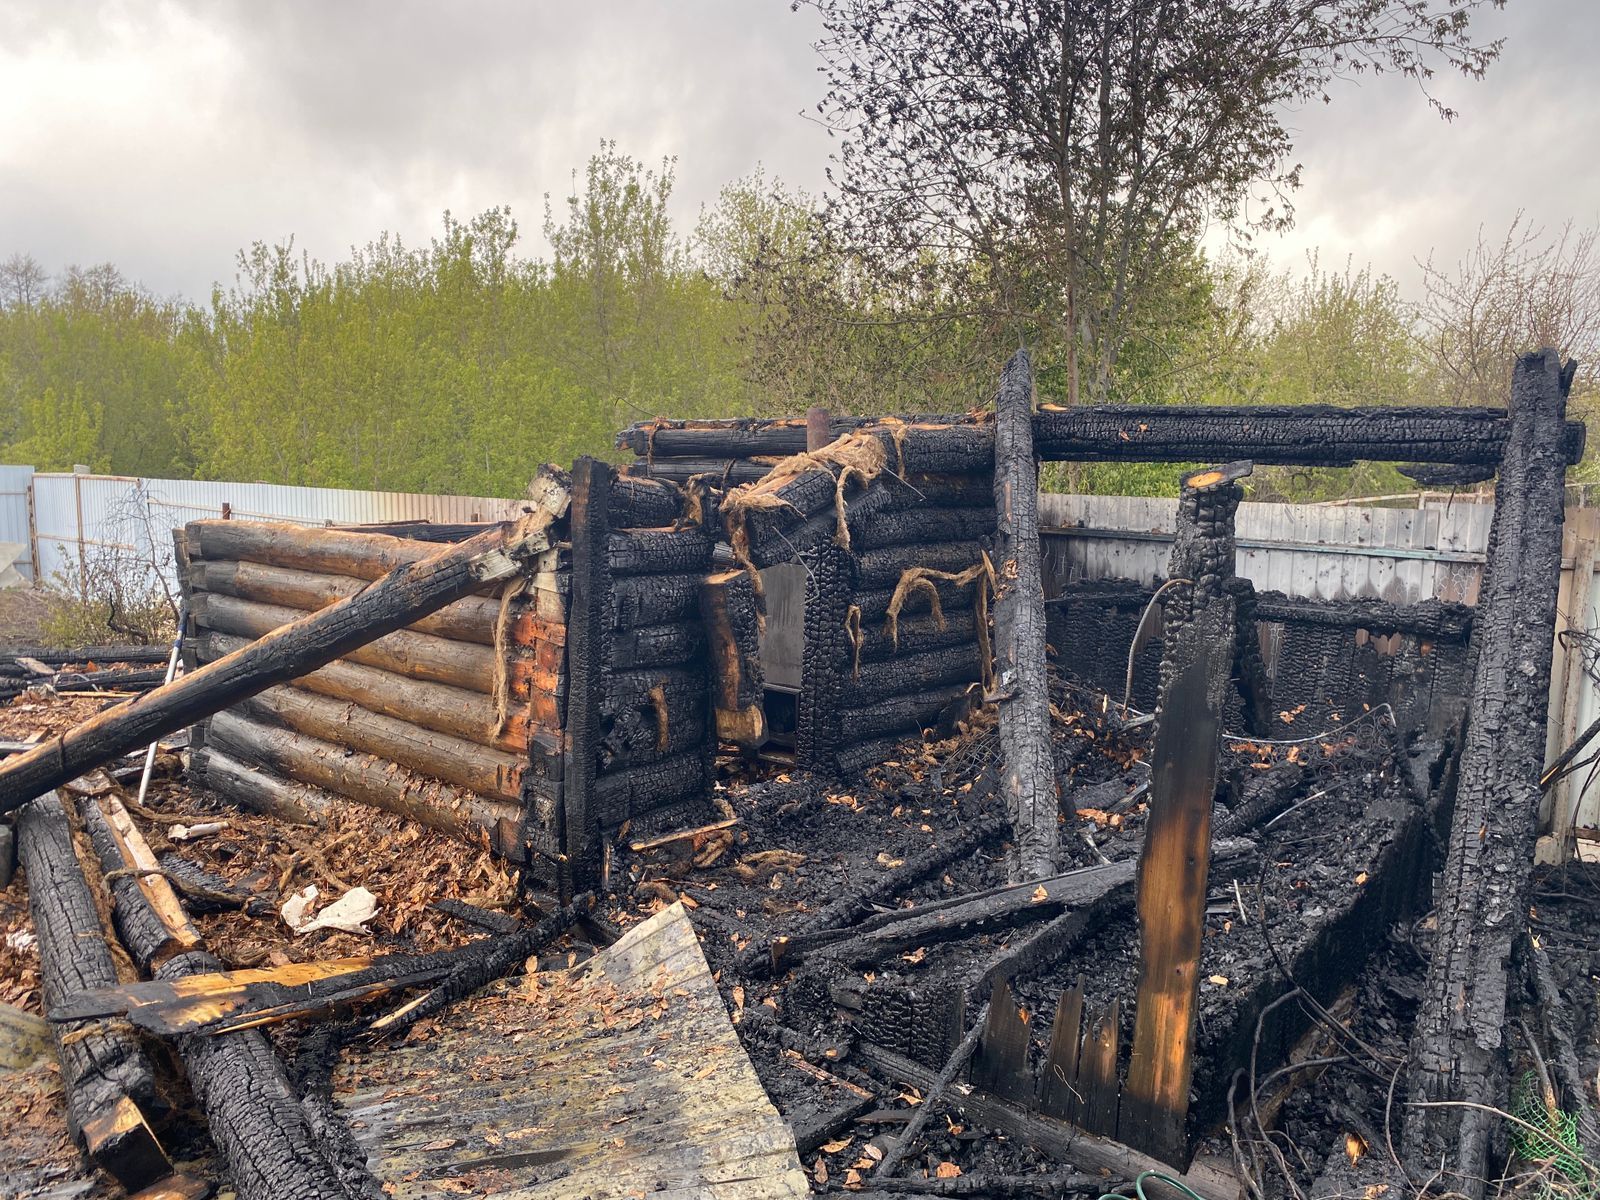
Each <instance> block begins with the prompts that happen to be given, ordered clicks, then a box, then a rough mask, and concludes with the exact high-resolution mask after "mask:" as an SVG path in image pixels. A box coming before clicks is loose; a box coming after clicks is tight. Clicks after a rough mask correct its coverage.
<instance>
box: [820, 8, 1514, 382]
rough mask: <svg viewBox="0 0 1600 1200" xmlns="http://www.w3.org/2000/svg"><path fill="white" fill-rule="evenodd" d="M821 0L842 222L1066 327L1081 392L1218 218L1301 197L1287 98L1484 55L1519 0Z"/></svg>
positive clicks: (1030, 319) (1048, 323) (1020, 319)
mask: <svg viewBox="0 0 1600 1200" xmlns="http://www.w3.org/2000/svg"><path fill="white" fill-rule="evenodd" d="M803 2H806V3H809V4H810V5H811V6H812V7H814V8H815V9H817V10H818V12H819V14H820V15H821V18H822V21H823V27H824V35H823V38H822V40H821V41H820V42H819V43H818V47H817V48H818V50H819V51H820V53H821V55H822V57H823V60H824V62H825V64H826V67H825V70H826V73H827V77H828V80H829V85H830V86H829V90H828V92H827V95H826V98H825V100H824V102H823V103H822V105H821V109H822V112H823V114H824V117H825V119H826V120H828V121H829V122H830V124H831V125H832V126H833V127H834V128H835V129H836V130H837V131H839V132H840V133H841V134H842V137H843V143H842V146H841V149H840V151H839V154H838V156H837V166H838V171H837V175H836V178H835V184H836V186H837V189H838V197H837V203H836V205H835V207H834V210H833V215H834V216H835V218H836V220H837V225H838V228H840V229H841V230H842V231H843V234H844V236H845V237H846V238H847V239H848V241H849V242H850V243H851V244H852V245H853V246H854V247H856V248H858V249H859V250H860V251H861V252H862V253H864V254H867V255H869V256H870V258H871V261H872V263H873V264H874V266H875V267H876V268H877V269H878V270H879V271H881V272H883V273H884V274H885V275H886V276H893V277H898V278H901V279H906V280H917V281H920V283H921V285H922V286H923V288H924V289H925V290H927V291H929V292H931V293H933V294H936V295H938V296H939V297H940V298H941V300H942V302H943V307H944V310H945V311H946V312H961V313H967V314H970V313H971V311H972V310H973V309H975V308H976V309H979V310H981V311H982V312H983V313H984V314H985V315H986V317H987V318H988V319H989V320H990V321H991V322H993V323H994V324H996V325H997V326H999V327H1001V328H1005V329H1008V330H1010V331H1012V332H1013V335H1014V336H1018V337H1023V338H1026V337H1028V336H1029V331H1030V330H1041V331H1049V332H1053V333H1054V334H1055V336H1056V338H1057V339H1058V340H1059V344H1060V354H1061V358H1062V362H1063V366H1064V368H1065V380H1064V384H1065V394H1066V398H1067V399H1068V400H1069V401H1076V400H1078V399H1079V398H1080V397H1085V398H1090V399H1103V398H1105V397H1106V396H1107V395H1108V393H1110V391H1111V390H1112V385H1113V380H1114V375H1115V372H1116V369H1117V366H1118V360H1119V357H1120V356H1121V354H1122V353H1123V350H1124V347H1125V346H1126V345H1127V343H1128V342H1129V340H1130V338H1132V337H1133V336H1135V335H1136V332H1137V330H1138V327H1139V322H1140V320H1141V318H1142V315H1143V314H1144V313H1145V312H1146V311H1147V310H1148V309H1149V307H1150V305H1151V303H1152V302H1153V301H1154V299H1155V298H1156V297H1158V296H1160V295H1162V294H1163V290H1164V289H1165V288H1166V287H1167V286H1168V285H1169V282H1170V281H1169V280H1167V279H1166V278H1165V275H1166V271H1167V265H1168V262H1169V260H1170V259H1171V258H1172V256H1173V255H1174V254H1178V255H1183V254H1186V253H1188V252H1189V248H1190V247H1192V246H1193V244H1194V243H1195V241H1196V240H1197V238H1198V237H1199V235H1200V234H1201V233H1202V232H1203V230H1204V228H1205V225H1206V223H1207V222H1208V221H1209V220H1212V219H1222V220H1228V221H1234V222H1237V223H1238V224H1240V225H1241V226H1242V227H1244V228H1246V229H1250V228H1273V227H1278V226H1282V225H1284V224H1286V223H1287V222H1288V221H1289V220H1290V218H1291V214H1292V210H1291V208H1290V206H1289V203H1288V199H1287V197H1288V194H1289V193H1290V192H1292V191H1293V189H1294V187H1295V186H1296V185H1297V184H1298V182H1299V166H1298V164H1296V163H1295V162H1293V160H1292V157H1291V155H1292V151H1293V139H1292V137H1291V134H1290V132H1289V130H1288V129H1287V128H1286V127H1285V125H1284V123H1283V119H1282V114H1283V112H1284V110H1285V107H1286V106H1290V105H1293V104H1296V103H1302V102H1306V101H1310V100H1315V99H1325V98H1326V92H1327V89H1328V88H1329V86H1330V85H1331V84H1332V83H1333V82H1334V81H1335V80H1337V79H1340V78H1343V77H1348V76H1352V75H1359V74H1362V73H1382V72H1394V73H1399V74H1401V75H1404V76H1407V77H1410V78H1412V79H1415V80H1417V81H1419V83H1423V84H1425V83H1426V81H1427V80H1428V79H1429V78H1431V77H1432V74H1433V72H1434V70H1435V69H1436V68H1438V67H1441V66H1442V67H1445V68H1448V69H1454V70H1458V71H1460V72H1461V73H1463V74H1465V75H1467V76H1470V77H1478V76H1481V75H1482V74H1483V72H1484V70H1485V69H1486V68H1487V66H1488V65H1489V64H1490V63H1491V62H1492V61H1493V60H1494V59H1495V57H1496V56H1497V55H1498V53H1499V44H1498V43H1489V44H1479V43H1477V42H1476V41H1474V39H1473V37H1472V33H1471V17H1472V14H1473V12H1474V11H1475V10H1476V9H1478V8H1479V7H1481V6H1482V5H1483V4H1485V3H1495V4H1498V3H1500V2H1502V0H1101V2H1099V3H1093V4H1091V3H1085V2H1084V0H803ZM1436 106H1437V105H1436ZM1438 107H1440V111H1441V112H1444V113H1445V115H1450V114H1449V113H1448V111H1447V110H1445V109H1443V108H1442V106H1438Z"/></svg>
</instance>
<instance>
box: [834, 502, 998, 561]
mask: <svg viewBox="0 0 1600 1200" xmlns="http://www.w3.org/2000/svg"><path fill="white" fill-rule="evenodd" d="M994 528H995V513H994V507H993V505H991V506H990V507H988V508H976V507H969V508H945V507H942V506H937V505H922V506H919V507H916V508H902V509H898V510H895V511H893V512H880V513H874V514H873V515H871V516H869V517H865V518H863V519H862V521H861V523H860V526H859V527H858V528H857V529H856V531H855V535H854V539H853V541H852V543H851V545H852V548H853V549H855V550H856V551H858V552H859V551H865V550H877V549H881V548H882V547H884V546H906V545H912V544H915V543H920V542H946V541H955V542H962V541H976V540H977V539H979V538H981V537H987V536H988V535H989V534H991V533H993V532H994Z"/></svg>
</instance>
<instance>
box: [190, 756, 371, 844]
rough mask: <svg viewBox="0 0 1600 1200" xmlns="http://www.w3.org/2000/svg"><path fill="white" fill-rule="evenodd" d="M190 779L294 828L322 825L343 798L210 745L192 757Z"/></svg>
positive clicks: (236, 802)
mask: <svg viewBox="0 0 1600 1200" xmlns="http://www.w3.org/2000/svg"><path fill="white" fill-rule="evenodd" d="M188 776H189V780H190V782H191V783H197V784H199V785H200V786H201V787H204V788H209V789H211V790H212V791H213V792H218V793H220V794H222V795H223V796H225V797H226V798H227V799H228V800H230V801H231V802H232V803H234V804H237V805H240V806H242V807H244V808H249V809H253V810H255V811H256V812H260V813H266V814H267V815H268V816H271V817H276V818H277V819H278V820H280V821H283V822H285V823H286V824H290V825H321V824H323V823H324V822H326V821H327V820H328V819H329V815H330V813H332V811H333V810H334V809H335V808H336V807H337V804H338V801H339V800H340V799H341V798H340V797H338V796H335V795H333V794H332V793H331V792H326V791H323V790H322V789H321V788H315V787H311V786H309V785H308V784H303V783H295V782H293V781H291V780H287V779H280V778H279V777H278V776H276V775H273V774H270V773H268V772H264V771H261V770H259V769H257V768H256V767H254V766H251V765H249V764H247V763H243V762H240V761H239V760H238V759H236V758H233V757H231V756H230V755H227V754H224V753H223V752H222V751H221V750H220V749H218V748H217V747H216V746H213V745H207V746H205V747H202V748H201V749H199V750H194V751H191V752H190V755H189V772H188Z"/></svg>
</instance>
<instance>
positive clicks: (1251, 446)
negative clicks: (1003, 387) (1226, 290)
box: [1034, 404, 1584, 467]
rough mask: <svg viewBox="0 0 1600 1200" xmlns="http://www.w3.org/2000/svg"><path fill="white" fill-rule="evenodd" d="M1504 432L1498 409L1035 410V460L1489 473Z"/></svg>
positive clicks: (1567, 435)
mask: <svg viewBox="0 0 1600 1200" xmlns="http://www.w3.org/2000/svg"><path fill="white" fill-rule="evenodd" d="M1509 428H1510V422H1509V419H1508V418H1507V416H1506V410H1505V409H1503V408H1416V407H1409V408H1408V407H1387V406H1384V407H1379V406H1373V407H1363V408H1337V407H1334V406H1332V405H1323V404H1317V405H1281V406H1251V407H1242V406H1240V407H1236V406H1233V405H1227V406H1205V407H1171V408H1169V407H1154V406H1152V407H1146V406H1143V405H1105V406H1093V407H1087V408H1075V409H1072V410H1070V411H1043V412H1040V413H1039V414H1038V415H1037V416H1036V417H1035V419H1034V439H1035V442H1036V444H1037V446H1038V450H1039V455H1040V457H1041V458H1044V459H1046V460H1051V461H1057V462H1070V461H1092V460H1110V461H1120V462H1228V461H1231V460H1233V459H1243V458H1248V459H1251V460H1252V461H1254V462H1256V463H1257V464H1259V465H1277V466H1328V467H1336V466H1350V465H1352V464H1354V463H1357V462H1364V461H1370V462H1405V463H1413V462H1415V463H1453V464H1462V465H1495V464H1498V463H1499V461H1500V457H1501V455H1502V454H1503V453H1504V450H1505V445H1506V439H1507V436H1508V431H1509ZM1583 439H1584V430H1583V424H1582V422H1579V421H1569V422H1567V423H1566V426H1565V430H1564V438H1563V443H1562V444H1563V449H1564V451H1565V454H1566V458H1567V461H1568V462H1576V461H1577V460H1578V459H1579V458H1581V457H1582V456H1583Z"/></svg>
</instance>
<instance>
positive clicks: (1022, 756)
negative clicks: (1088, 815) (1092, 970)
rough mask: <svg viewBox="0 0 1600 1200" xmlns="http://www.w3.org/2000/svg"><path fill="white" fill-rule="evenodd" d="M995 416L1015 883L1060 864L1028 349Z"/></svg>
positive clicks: (1005, 753)
mask: <svg viewBox="0 0 1600 1200" xmlns="http://www.w3.org/2000/svg"><path fill="white" fill-rule="evenodd" d="M995 412H996V415H995V437H994V503H995V510H996V514H997V517H998V528H997V530H996V538H995V571H996V575H997V576H998V583H997V584H996V590H995V597H994V648H995V676H996V679H995V690H996V692H997V693H998V697H999V709H1000V758H1001V775H1000V792H1001V797H1002V799H1003V800H1004V802H1005V807H1006V815H1007V816H1009V817H1010V818H1011V832H1012V834H1013V836H1014V841H1013V843H1012V846H1013V850H1012V854H1011V857H1010V860H1009V863H1008V870H1009V873H1010V876H1011V880H1012V882H1014V883H1015V882H1018V881H1021V880H1024V879H1037V878H1041V877H1043V876H1046V875H1051V874H1054V872H1055V870H1056V867H1057V865H1058V863H1059V862H1060V858H1061V835H1060V831H1059V829H1058V825H1059V821H1060V818H1059V807H1060V798H1059V795H1058V793H1057V788H1056V771H1055V759H1054V757H1053V756H1052V753H1051V749H1050V687H1049V682H1048V680H1047V679H1046V677H1045V657H1044V655H1045V621H1044V581H1043V575H1042V566H1041V561H1040V558H1041V556H1040V548H1039V478H1038V469H1037V466H1036V464H1035V462H1034V456H1033V421H1032V417H1033V365H1032V363H1030V362H1029V361H1028V353H1027V351H1026V350H1018V351H1017V352H1016V354H1014V355H1012V357H1011V361H1010V362H1008V363H1006V367H1005V372H1004V374H1003V375H1001V377H1000V392H999V395H998V396H997V397H996V399H995Z"/></svg>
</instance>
